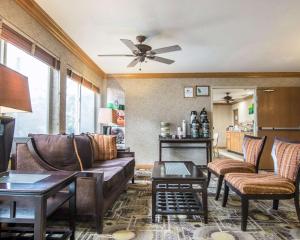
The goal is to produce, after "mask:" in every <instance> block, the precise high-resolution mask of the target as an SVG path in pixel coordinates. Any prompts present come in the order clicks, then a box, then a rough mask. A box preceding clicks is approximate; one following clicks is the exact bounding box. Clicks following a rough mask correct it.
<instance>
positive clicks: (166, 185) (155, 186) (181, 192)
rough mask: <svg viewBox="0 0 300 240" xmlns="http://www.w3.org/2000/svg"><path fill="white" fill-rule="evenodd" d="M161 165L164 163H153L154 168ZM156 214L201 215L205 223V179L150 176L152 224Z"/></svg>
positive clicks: (206, 213)
mask: <svg viewBox="0 0 300 240" xmlns="http://www.w3.org/2000/svg"><path fill="white" fill-rule="evenodd" d="M168 162H169V161H168ZM163 163H164V162H155V164H154V168H159V166H160V165H161V164H163ZM189 163H192V162H189ZM196 167H197V168H199V169H200V170H201V171H205V170H206V169H207V168H206V166H196ZM154 171H155V170H154ZM193 185H194V186H193ZM195 186H197V187H195ZM200 195H201V197H200ZM157 214H159V215H202V216H203V217H204V223H207V222H208V206H207V177H206V176H203V177H199V178H198V179H197V178H183V177H182V176H178V177H176V176H172V177H164V176H152V222H153V223H155V216H156V215H157Z"/></svg>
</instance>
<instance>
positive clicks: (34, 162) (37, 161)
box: [12, 138, 64, 172]
mask: <svg viewBox="0 0 300 240" xmlns="http://www.w3.org/2000/svg"><path fill="white" fill-rule="evenodd" d="M14 148H15V149H14V151H13V158H12V168H13V169H14V170H31V171H62V172H64V171H63V170H60V169H57V168H56V167H54V166H52V165H50V164H48V163H47V162H46V161H45V160H44V159H42V158H41V156H40V155H39V154H38V153H37V151H36V149H35V147H34V144H33V140H32V138H26V139H25V140H24V139H21V140H20V141H19V140H18V139H16V140H15V146H14Z"/></svg>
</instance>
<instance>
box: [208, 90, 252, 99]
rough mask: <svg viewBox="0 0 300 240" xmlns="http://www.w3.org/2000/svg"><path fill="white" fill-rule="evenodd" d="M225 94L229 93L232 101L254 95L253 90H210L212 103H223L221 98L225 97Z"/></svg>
mask: <svg viewBox="0 0 300 240" xmlns="http://www.w3.org/2000/svg"><path fill="white" fill-rule="evenodd" d="M227 92H228V93H229V95H230V96H231V97H232V99H233V100H234V101H238V100H241V99H243V98H246V97H249V96H253V95H254V90H253V89H246V88H245V89H238V88H227V89H226V88H222V89H221V88H214V89H212V98H213V103H225V101H224V99H223V98H224V97H225V96H226V93H227Z"/></svg>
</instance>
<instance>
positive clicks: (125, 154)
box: [117, 152, 135, 158]
mask: <svg viewBox="0 0 300 240" xmlns="http://www.w3.org/2000/svg"><path fill="white" fill-rule="evenodd" d="M134 156H135V154H134V152H118V154H117V158H127V157H132V158H134Z"/></svg>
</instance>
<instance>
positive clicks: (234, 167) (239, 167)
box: [207, 159, 255, 175]
mask: <svg viewBox="0 0 300 240" xmlns="http://www.w3.org/2000/svg"><path fill="white" fill-rule="evenodd" d="M207 167H208V169H210V170H212V171H213V172H215V173H217V174H219V175H225V174H227V173H232V172H237V173H239V172H242V173H254V172H255V166H254V165H253V164H251V163H248V162H242V161H239V160H233V159H219V160H214V161H212V162H210V163H209V164H208V165H207Z"/></svg>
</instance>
